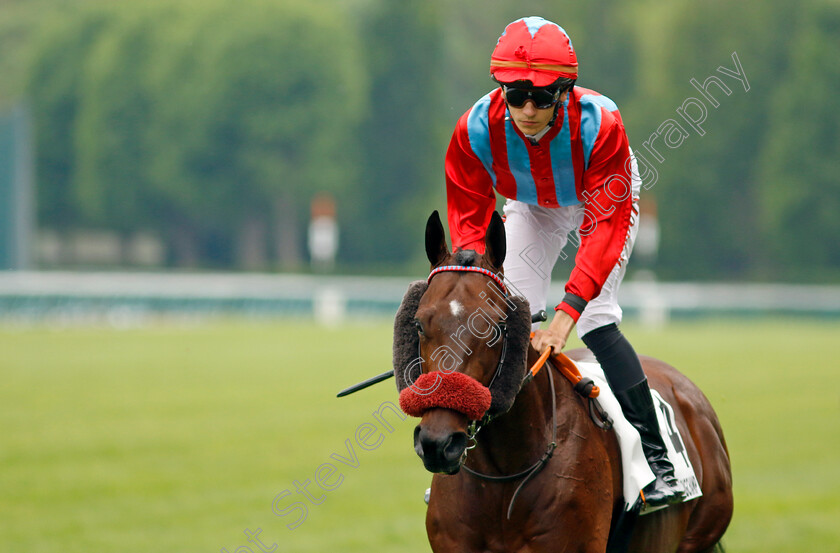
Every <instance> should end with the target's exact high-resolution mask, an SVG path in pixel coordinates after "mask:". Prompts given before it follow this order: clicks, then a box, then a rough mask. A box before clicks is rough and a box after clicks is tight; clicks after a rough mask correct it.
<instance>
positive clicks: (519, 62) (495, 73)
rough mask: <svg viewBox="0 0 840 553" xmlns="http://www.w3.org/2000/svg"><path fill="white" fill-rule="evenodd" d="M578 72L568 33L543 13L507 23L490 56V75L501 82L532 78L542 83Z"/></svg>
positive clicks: (551, 81)
mask: <svg viewBox="0 0 840 553" xmlns="http://www.w3.org/2000/svg"><path fill="white" fill-rule="evenodd" d="M577 75H578V63H577V56H576V55H575V49H574V48H573V47H572V41H571V39H570V38H569V35H568V34H566V31H564V30H563V28H562V27H560V26H559V25H557V24H556V23H552V22H551V21H548V20H545V19H543V18H542V17H525V18H522V19H517V20H516V21H514V22H513V23H511V24H509V25H508V26H507V27H505V31H504V32H503V33H502V36H500V37H499V41H498V42H497V43H496V49H495V50H493V55H492V56H491V58H490V76H491V77H493V78H494V79H495V80H496V81H498V82H500V83H512V82H514V81H530V82H531V86H534V87H543V86H548V85H550V84H552V83H554V82H555V81H556V80H557V79H560V78H564V79H577Z"/></svg>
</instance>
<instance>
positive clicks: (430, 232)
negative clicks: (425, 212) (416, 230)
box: [426, 210, 449, 267]
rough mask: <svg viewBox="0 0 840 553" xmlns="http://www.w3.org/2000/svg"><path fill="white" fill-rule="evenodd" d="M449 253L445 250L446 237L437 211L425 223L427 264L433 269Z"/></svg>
mask: <svg viewBox="0 0 840 553" xmlns="http://www.w3.org/2000/svg"><path fill="white" fill-rule="evenodd" d="M447 255H449V252H448V251H447V248H446V235H445V234H444V232H443V223H441V222H440V215H438V212H437V210H435V211H433V212H432V214H431V215H429V220H428V221H426V257H428V258H429V263H431V264H432V267H435V266H437V265H439V264H440V262H441V261H443V260H444V259H445V258H446V256H447Z"/></svg>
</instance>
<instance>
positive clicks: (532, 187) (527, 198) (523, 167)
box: [505, 120, 538, 205]
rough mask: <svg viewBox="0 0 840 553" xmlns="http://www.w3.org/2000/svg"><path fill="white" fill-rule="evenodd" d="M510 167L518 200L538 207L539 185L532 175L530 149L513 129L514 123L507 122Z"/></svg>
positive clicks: (506, 131) (506, 138) (506, 140)
mask: <svg viewBox="0 0 840 553" xmlns="http://www.w3.org/2000/svg"><path fill="white" fill-rule="evenodd" d="M505 142H506V143H507V155H508V167H509V168H510V172H511V174H512V175H513V179H514V180H515V181H516V199H517V200H519V201H520V202H525V203H526V204H531V205H537V203H538V202H537V183H536V182H534V175H532V174H531V159H530V158H529V157H528V147H527V146H526V145H525V142H523V140H522V139H521V138H519V135H518V134H516V131H515V130H514V128H513V122H512V121H510V120H508V121H506V122H505Z"/></svg>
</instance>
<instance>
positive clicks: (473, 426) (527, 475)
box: [418, 265, 557, 519]
mask: <svg viewBox="0 0 840 553" xmlns="http://www.w3.org/2000/svg"><path fill="white" fill-rule="evenodd" d="M442 272H470V273H480V274H483V275H485V276H487V277H488V278H490V280H492V281H494V282H495V283H496V284H497V285H498V286H499V288H501V290H502V293H503V294H504V297H505V298H507V297H508V289H507V286H505V283H504V280H502V277H501V276H499V275H498V274H497V273H494V272H493V271H490V270H488V269H484V268H481V267H474V266H462V265H445V266H442V267H437V268H435V269H434V270H432V272H431V273H430V274H429V277H428V279H426V282H427V283H429V282H431V280H432V277H433V276H435V275H436V274H439V273H442ZM497 324H498V326H499V327H500V330H501V332H502V336H503V341H502V353H501V356H500V358H499V364H498V365H497V366H496V371H495V372H494V373H493V378H492V379H490V384H489V385H488V386H487V387H488V388H491V387H492V386H493V382H495V380H496V377H497V376H498V375H499V374H500V373H501V371H502V367H503V366H504V364H505V355H506V353H507V344H508V335H507V325H506V324H505V322H504V321H500V322H498V323H497ZM419 353H420V352H419V345H418V355H419ZM547 372H548V379H549V382H550V388H551V442H550V443H549V444H548V446H547V448H546V451H545V453H544V454H543V456H542V457H541V458H540V459H539V460H538V461H537V462H535V463H534V464H533V465H531V466H530V467H528V468H527V469H525V470H523V471H521V472H517V473H516V474H510V475H504V476H493V475H489V474H483V473H480V472H478V471H475V470H473V469H471V468H469V467H468V466H467V465H466V460H467V453H468V452H469V450H471V449H474V448H475V447H476V446H477V445H478V441H477V435H478V432H479V431H480V430H481V429H482V427H484V425H486V424H488V423H489V422H490V421H491V420H493V418H495V416H498V414H497V415H495V416H491V415H490V414H489V413H485V415H484V416H483V417H482V418H481V420H478V421H476V420H473V421H470V424H469V426H468V427H467V438H468V439H469V441H470V442H471V444H472V445H470V446H469V447H467V448H466V449H465V450H464V454H463V457H462V458H461V468H462V469H464V470H465V471H466V472H467V473H468V474H471V475H472V476H475V477H476V478H480V479H482V480H488V481H491V482H511V481H514V480H518V479H519V478H523V477H524V480H523V481H522V482H521V483H520V484H519V486H518V487H517V488H516V491H515V492H514V493H513V496H512V497H511V500H510V505H509V506H508V511H507V517H508V519H509V518H510V514H511V512H512V511H513V504H514V502H515V501H516V498H517V496H518V495H519V492H520V491H521V490H522V488H523V487H524V486H525V484H527V483H528V482H529V481H530V480H531V479H532V478H533V477H534V476H536V475H537V473H538V472H540V470H542V468H543V467H544V466H545V465H546V463H548V460H549V459H550V458H551V456H552V454H553V453H554V450H555V448H556V447H557V442H556V436H557V398H556V394H555V393H554V376H553V375H552V373H551V370H549V371H547ZM532 377H533V375H532V373H531V372H528V373H527V374H526V375H525V378H523V379H522V382H521V383H520V386H519V392H522V389H523V388H524V387H525V385H526V384H528V383H529V382H530V381H531V380H532ZM499 414H501V413H499Z"/></svg>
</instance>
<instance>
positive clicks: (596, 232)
mask: <svg viewBox="0 0 840 553" xmlns="http://www.w3.org/2000/svg"><path fill="white" fill-rule="evenodd" d="M602 109H603V108H602ZM601 122H602V126H601V130H600V132H599V133H598V139H597V140H596V142H595V146H594V147H593V149H592V154H591V155H590V161H589V167H588V168H587V169H586V171H584V173H583V196H584V205H585V215H584V220H583V224H582V225H581V227H580V236H581V243H580V248H579V249H578V253H577V256H576V257H575V268H574V269H573V270H572V274H571V275H570V276H569V281H568V282H567V283H566V293H567V294H570V295H571V297H572V299H575V298H574V296H577V298H579V299H580V300H582V302H583V306H585V303H586V302H588V301H590V300H591V299H592V298H594V297H596V296H597V295H598V294H599V293H600V292H601V287H602V286H603V285H604V282H606V280H607V277H609V275H610V272H611V271H612V269H613V267H615V264H616V263H618V260H619V258H620V257H621V252H622V250H623V249H624V244H625V242H626V241H627V232H628V231H629V229H630V215H631V211H632V209H633V190H632V186H631V181H630V164H629V163H628V160H629V158H630V148H629V146H628V142H627V134H626V133H625V131H624V126H623V125H622V124H621V121H620V120H619V119H617V118H616V117H615V116H614V115H613V114H612V113H610V112H609V111H608V110H606V109H603V115H602V121H601ZM567 297H569V296H567ZM573 304H577V305H573ZM580 307H581V306H580V302H578V301H571V302H569V301H566V300H564V301H563V302H562V303H561V304H560V305H558V306H557V309H558V310H562V311H565V312H566V313H568V314H569V315H571V316H572V318H573V319H575V321H577V319H578V318H579V317H580V313H581V312H582V311H583V309H580Z"/></svg>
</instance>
